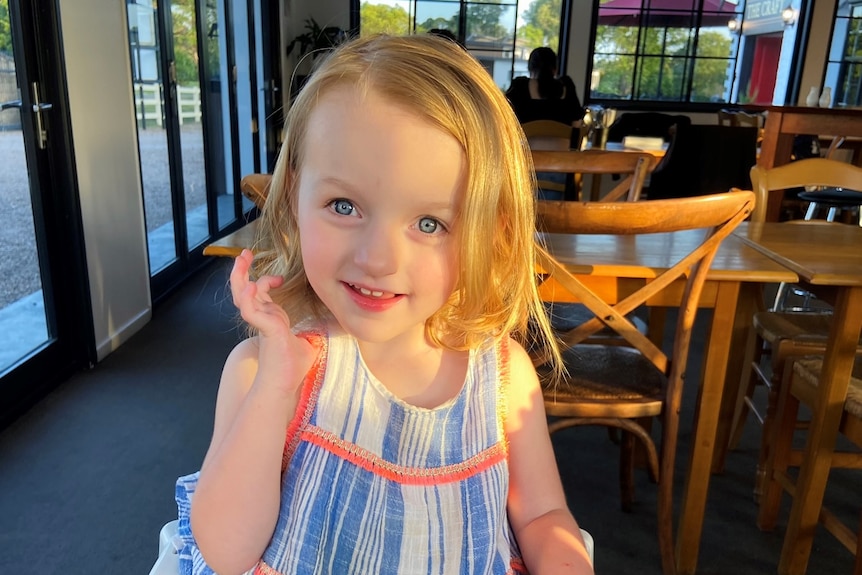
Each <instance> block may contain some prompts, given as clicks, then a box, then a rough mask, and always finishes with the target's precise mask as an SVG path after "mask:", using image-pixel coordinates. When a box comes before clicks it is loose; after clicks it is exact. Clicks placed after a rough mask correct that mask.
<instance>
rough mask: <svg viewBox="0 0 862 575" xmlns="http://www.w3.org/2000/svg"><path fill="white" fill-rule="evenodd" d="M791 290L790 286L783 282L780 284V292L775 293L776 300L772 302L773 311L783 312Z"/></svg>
mask: <svg viewBox="0 0 862 575" xmlns="http://www.w3.org/2000/svg"><path fill="white" fill-rule="evenodd" d="M789 290H790V285H789V284H787V283H785V282H781V283H780V284H778V291H776V292H775V299H774V300H773V302H772V309H773V311H782V310H784V306H785V305H786V303H787V292H788V291H789Z"/></svg>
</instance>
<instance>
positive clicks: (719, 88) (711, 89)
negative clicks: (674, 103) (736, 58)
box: [691, 58, 732, 102]
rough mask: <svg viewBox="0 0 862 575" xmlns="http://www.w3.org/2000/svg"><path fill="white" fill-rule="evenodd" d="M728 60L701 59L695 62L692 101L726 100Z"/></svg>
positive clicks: (729, 63)
mask: <svg viewBox="0 0 862 575" xmlns="http://www.w3.org/2000/svg"><path fill="white" fill-rule="evenodd" d="M731 65H732V63H731V62H729V61H728V60H721V59H718V58H716V59H709V60H707V59H701V60H697V61H695V64H694V81H693V82H692V86H691V101H692V102H726V101H727V98H726V97H725V94H726V93H727V88H728V86H727V83H728V80H727V77H728V74H727V71H728V68H729V67H730V66H731Z"/></svg>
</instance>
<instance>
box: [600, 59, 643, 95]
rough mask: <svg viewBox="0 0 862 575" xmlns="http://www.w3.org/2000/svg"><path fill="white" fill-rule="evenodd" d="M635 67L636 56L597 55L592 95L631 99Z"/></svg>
mask: <svg viewBox="0 0 862 575" xmlns="http://www.w3.org/2000/svg"><path fill="white" fill-rule="evenodd" d="M634 69H635V58H634V56H615V55H608V56H601V55H597V56H595V58H594V59H593V75H592V79H591V82H590V84H591V85H590V97H591V98H612V99H622V100H630V99H631V98H632V78H633V77H634Z"/></svg>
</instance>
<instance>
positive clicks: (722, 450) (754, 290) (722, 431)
mask: <svg viewBox="0 0 862 575" xmlns="http://www.w3.org/2000/svg"><path fill="white" fill-rule="evenodd" d="M762 309H763V289H762V286H761V285H760V284H756V283H745V284H742V287H741V288H740V292H739V300H738V302H737V305H736V315H735V316H734V319H733V332H732V335H731V338H730V349H729V351H728V355H727V373H726V375H725V377H724V393H723V394H722V396H721V408H720V409H719V417H718V429H717V430H716V432H715V445H716V449H715V451H714V452H713V457H712V472H713V473H721V472H722V471H724V460H725V457H726V455H727V449H728V443H729V442H730V431H731V427H732V426H733V414H734V411H735V409H736V402H737V400H738V397H737V395H738V392H739V380H740V378H741V377H742V374H743V372H745V371H748V369H750V368H749V367H748V366H746V365H744V363H745V361H744V358H745V352H746V349H745V346H746V343H747V342H748V332H749V331H750V330H751V318H752V317H754V314H755V313H756V312H757V311H760V310H762Z"/></svg>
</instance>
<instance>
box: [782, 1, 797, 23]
mask: <svg viewBox="0 0 862 575" xmlns="http://www.w3.org/2000/svg"><path fill="white" fill-rule="evenodd" d="M781 21H782V22H784V25H785V26H792V25H793V24H795V23H796V10H795V9H794V8H793V6H791V5H790V4H788V5H787V8H785V9H784V10H782V11H781Z"/></svg>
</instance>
